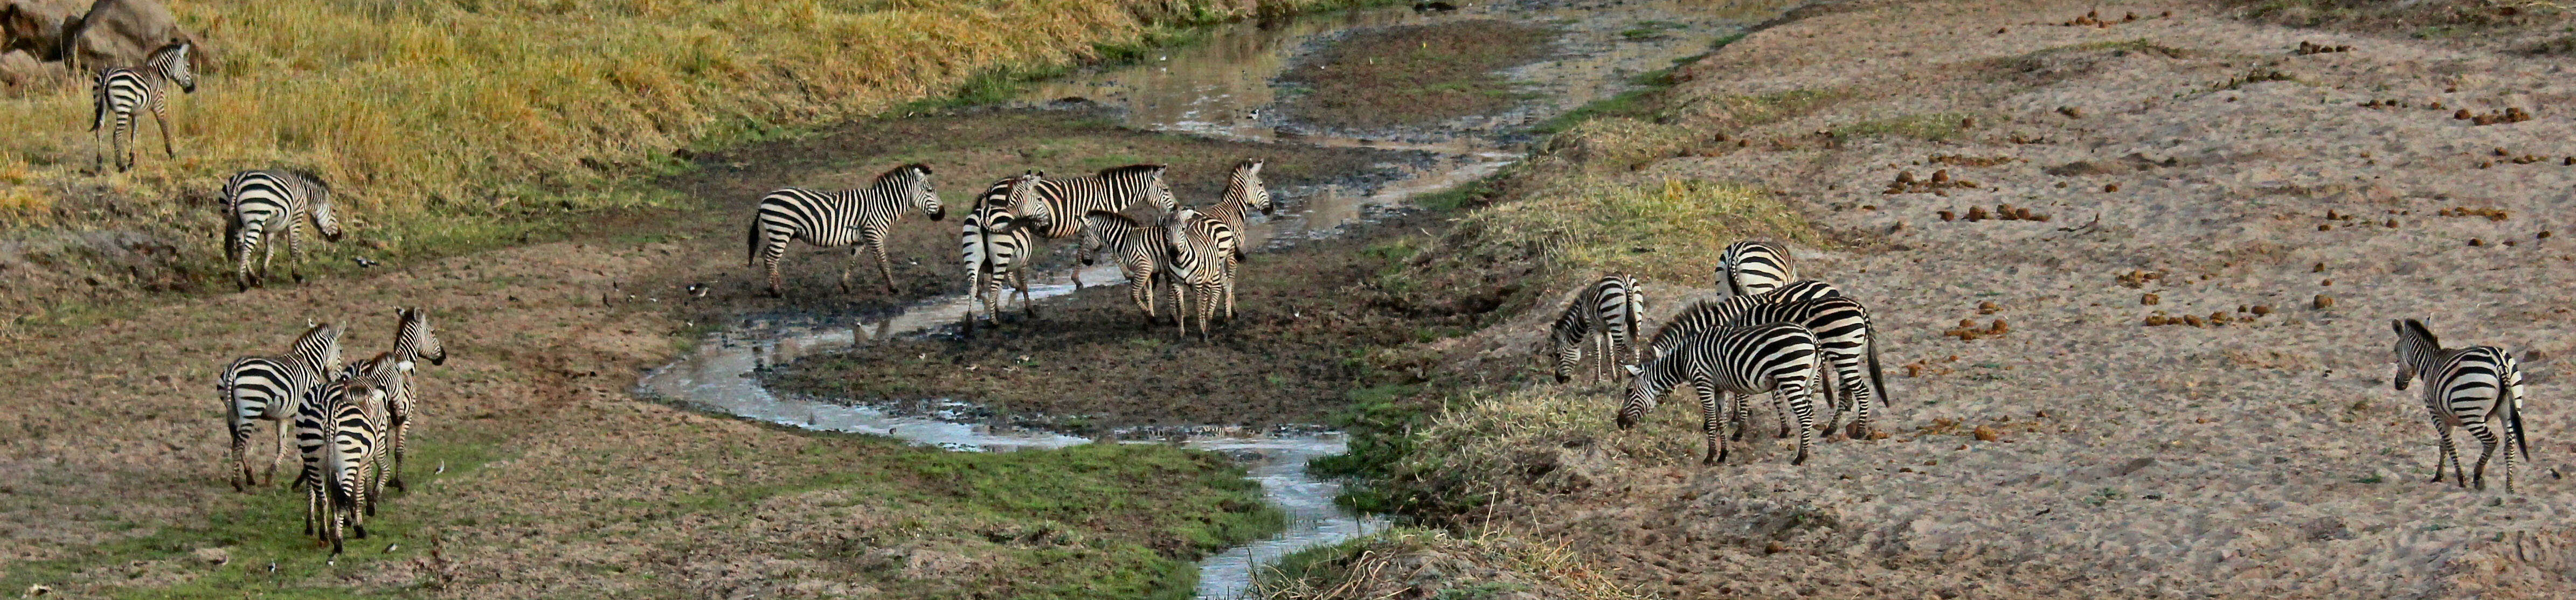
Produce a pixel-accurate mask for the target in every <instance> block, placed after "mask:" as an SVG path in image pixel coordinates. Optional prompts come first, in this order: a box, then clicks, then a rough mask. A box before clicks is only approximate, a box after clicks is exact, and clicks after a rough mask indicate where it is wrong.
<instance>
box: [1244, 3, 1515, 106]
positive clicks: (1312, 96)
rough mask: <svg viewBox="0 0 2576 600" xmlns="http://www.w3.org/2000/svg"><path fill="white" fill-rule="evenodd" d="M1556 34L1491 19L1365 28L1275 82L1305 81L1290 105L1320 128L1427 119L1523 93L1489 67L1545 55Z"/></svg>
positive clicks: (1506, 102)
mask: <svg viewBox="0 0 2576 600" xmlns="http://www.w3.org/2000/svg"><path fill="white" fill-rule="evenodd" d="M1555 37H1556V30H1554V29H1551V28H1547V27H1538V26H1533V25H1523V24H1518V23H1511V22H1506V21H1495V20H1472V21H1453V22H1447V23H1438V24H1432V25H1406V26H1397V27H1388V28H1384V29H1375V30H1368V31H1362V32H1358V33H1354V34H1351V35H1350V36H1348V37H1345V38H1343V39H1341V40H1340V41H1337V42H1334V43H1333V45H1332V46H1331V47H1329V48H1326V49H1324V50H1323V51H1321V52H1318V53H1316V54H1315V55H1314V56H1311V57H1308V58H1307V59H1306V60H1304V61H1302V62H1301V63H1300V64H1298V65H1296V66H1295V67H1292V68H1290V69H1289V70H1288V71H1287V74H1286V75H1283V76H1281V77H1280V81H1282V82H1285V83H1289V84H1293V85H1298V86H1302V87H1303V88H1304V89H1303V92H1304V93H1303V94H1302V95H1299V96H1297V97H1295V98H1293V99H1290V100H1289V102H1288V110H1289V111H1291V112H1293V113H1295V114H1297V115H1298V116H1300V117H1301V118H1303V119H1305V120H1308V121H1312V122H1314V123H1316V124H1319V125H1322V126H1324V127H1328V128H1335V129H1382V128H1387V127H1399V126H1415V125H1427V124H1432V123H1438V122H1441V121H1445V120H1448V119H1454V118H1458V117H1463V116H1468V115H1476V114H1486V113H1491V112H1496V111H1500V110H1503V109H1506V108H1510V107H1511V106H1513V105H1516V104H1519V103H1521V102H1522V101H1524V100H1527V99H1528V97H1527V96H1526V95H1525V94H1522V93H1520V92H1519V91H1518V90H1517V89H1515V88H1516V85H1515V84H1514V83H1512V82H1511V81H1510V80H1507V79H1504V78H1503V77H1502V76H1500V75H1495V74H1494V71H1496V70H1500V69H1504V68H1508V67H1512V66H1516V65H1520V64H1524V63H1528V62H1530V61H1535V60H1538V59H1539V58H1541V57H1544V56H1546V55H1547V53H1548V52H1549V50H1548V48H1549V42H1550V41H1551V40H1553V39H1555Z"/></svg>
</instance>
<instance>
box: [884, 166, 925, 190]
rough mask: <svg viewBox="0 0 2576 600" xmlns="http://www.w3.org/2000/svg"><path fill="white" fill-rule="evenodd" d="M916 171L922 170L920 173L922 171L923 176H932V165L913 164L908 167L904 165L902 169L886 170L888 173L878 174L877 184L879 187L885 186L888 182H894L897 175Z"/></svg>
mask: <svg viewBox="0 0 2576 600" xmlns="http://www.w3.org/2000/svg"><path fill="white" fill-rule="evenodd" d="M914 169H918V170H920V171H921V174H923V175H929V174H930V165H926V164H922V163H912V164H907V165H903V166H900V167H895V168H892V169H886V172H884V173H878V174H877V179H876V183H877V184H878V185H883V184H885V183H886V182H889V181H894V178H895V176H896V175H901V174H903V172H904V171H907V170H914Z"/></svg>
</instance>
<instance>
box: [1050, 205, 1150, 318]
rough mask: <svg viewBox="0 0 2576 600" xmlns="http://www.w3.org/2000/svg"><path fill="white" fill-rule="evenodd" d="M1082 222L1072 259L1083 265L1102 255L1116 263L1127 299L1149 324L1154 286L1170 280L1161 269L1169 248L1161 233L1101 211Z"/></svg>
mask: <svg viewBox="0 0 2576 600" xmlns="http://www.w3.org/2000/svg"><path fill="white" fill-rule="evenodd" d="M1082 219H1083V220H1084V221H1086V223H1084V224H1083V226H1082V250H1081V251H1079V252H1077V253H1076V254H1075V255H1074V256H1075V257H1076V258H1077V259H1079V260H1081V262H1082V264H1085V265H1089V264H1092V263H1094V262H1097V261H1098V260H1099V259H1100V257H1102V256H1108V257H1110V260H1112V261H1115V262H1117V263H1118V271H1119V272H1120V273H1123V274H1125V275H1126V276H1127V298H1128V299H1129V300H1133V301H1135V303H1136V308H1137V309H1140V310H1143V311H1145V324H1147V325H1152V324H1153V323H1154V316H1155V315H1154V297H1155V296H1158V295H1161V293H1162V290H1161V289H1159V287H1158V286H1157V284H1158V283H1162V282H1165V281H1166V280H1168V279H1169V278H1170V277H1171V275H1170V273H1169V272H1168V271H1169V267H1167V266H1165V263H1167V262H1170V258H1169V257H1168V256H1167V254H1168V253H1169V252H1170V251H1171V245H1170V244H1168V243H1166V240H1165V239H1164V231H1163V230H1161V229H1156V228H1153V227H1148V226H1146V225H1145V224H1143V223H1138V222H1136V220H1135V219H1131V218H1128V217H1127V215H1122V214H1118V213H1114V212H1109V211H1105V210H1095V211H1091V212H1090V213H1089V214H1085V215H1083V216H1082Z"/></svg>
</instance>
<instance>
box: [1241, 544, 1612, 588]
mask: <svg viewBox="0 0 2576 600" xmlns="http://www.w3.org/2000/svg"><path fill="white" fill-rule="evenodd" d="M1457 563H1466V564H1470V565H1474V567H1475V568H1474V569H1472V570H1471V571H1470V572H1467V573H1446V574H1445V575H1444V576H1442V577H1438V578H1435V579H1428V580H1426V579H1417V578H1413V577H1411V575H1412V574H1414V573H1415V572H1416V571H1415V570H1414V569H1413V568H1408V567H1407V566H1406V565H1415V564H1440V565H1448V564H1457ZM1608 575H1609V573H1608V572H1606V571H1605V570H1603V569H1601V568H1599V567H1596V566H1594V565H1592V564H1591V563H1590V562H1589V561H1587V560H1585V559H1584V558H1583V557H1582V556H1580V555H1578V554H1576V553H1574V552H1573V551H1571V550H1570V549H1568V548H1566V547H1564V546H1560V545H1553V544H1545V543H1537V542H1529V541H1524V540H1520V539H1516V538H1513V537H1511V536H1508V535H1502V534H1499V533H1486V534H1481V535H1475V536H1471V537H1460V536H1454V535H1450V534H1448V533H1446V532H1442V531H1437V530H1428V529H1395V530H1390V531H1386V532H1383V533H1379V534H1376V535H1371V536H1368V537H1363V538H1357V539H1352V540H1348V541H1344V542H1342V543H1338V544H1332V545H1327V546H1317V547H1313V548H1308V549H1305V550H1300V551H1297V552H1295V553H1292V554H1289V555H1288V556H1285V557H1281V558H1280V559H1279V563H1278V564H1277V565H1275V566H1273V567H1271V568H1270V569H1268V570H1266V571H1264V572H1262V573H1260V577H1259V578H1258V580H1257V581H1255V582H1254V585H1253V592H1254V594H1255V595H1256V596H1258V597H1261V598H1270V599H1272V600H1358V599H1363V598H1368V599H1374V598H1392V597H1408V598H1432V599H1437V600H1475V599H1483V598H1520V597H1536V598H1564V599H1567V600H1641V599H1643V598H1646V597H1647V596H1644V595H1642V594H1639V593H1637V592H1635V591H1633V590H1630V589H1627V588H1626V587H1623V586H1620V585H1619V584H1617V583H1614V582H1612V581H1611V580H1610V578H1609V576H1608Z"/></svg>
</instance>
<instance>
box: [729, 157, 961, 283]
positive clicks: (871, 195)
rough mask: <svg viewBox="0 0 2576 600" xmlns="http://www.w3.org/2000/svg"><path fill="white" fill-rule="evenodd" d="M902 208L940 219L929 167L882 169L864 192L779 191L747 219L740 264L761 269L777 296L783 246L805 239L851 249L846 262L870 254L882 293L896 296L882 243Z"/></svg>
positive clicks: (846, 275)
mask: <svg viewBox="0 0 2576 600" xmlns="http://www.w3.org/2000/svg"><path fill="white" fill-rule="evenodd" d="M906 206H910V207H911V208H913V209H914V210H918V211H921V214H922V215H924V216H928V217H930V220H932V221H938V220H940V219H941V218H942V217H944V216H946V214H947V212H946V210H944V209H942V208H941V207H940V206H939V192H938V190H937V189H935V188H934V187H933V186H932V185H931V183H930V166H929V165H924V164H921V163H913V164H908V165H903V166H899V167H895V168H893V169H888V170H886V172H884V173H880V174H878V175H877V178H876V181H875V182H874V183H870V184H868V187H864V188H859V189H854V190H843V191H838V192H818V191H814V190H809V189H805V188H792V187H791V188H781V189H779V190H777V191H773V192H770V193H769V194H768V195H766V196H762V197H761V198H760V208H759V209H758V210H757V211H755V212H754V214H753V216H752V219H751V231H750V234H749V235H748V236H747V237H748V238H749V240H748V242H747V244H746V245H747V246H748V248H747V250H746V251H745V258H744V262H745V263H749V264H757V265H760V266H761V267H763V268H764V269H765V270H766V271H767V273H768V275H769V295H771V296H778V295H780V292H779V286H780V284H781V283H782V281H781V279H780V277H779V274H778V263H779V261H780V260H782V259H784V258H786V256H787V242H789V241H793V240H805V243H808V244H813V245H815V246H817V247H822V248H838V247H841V246H849V245H852V244H856V245H857V246H856V247H853V248H850V260H852V261H857V260H858V259H859V253H860V252H861V251H865V252H868V253H869V254H871V255H874V256H875V257H876V261H877V274H879V275H884V276H885V285H886V292H887V293H893V292H896V291H898V290H897V289H896V288H895V285H894V267H893V263H892V261H890V260H888V259H887V258H886V251H885V238H886V233H887V232H888V231H891V230H892V229H893V228H894V221H895V217H896V216H898V215H900V214H901V213H902V212H903V209H904V208H905V207H906ZM841 291H842V292H848V291H850V265H847V264H844V265H842V266H841Z"/></svg>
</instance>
